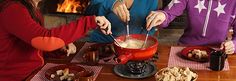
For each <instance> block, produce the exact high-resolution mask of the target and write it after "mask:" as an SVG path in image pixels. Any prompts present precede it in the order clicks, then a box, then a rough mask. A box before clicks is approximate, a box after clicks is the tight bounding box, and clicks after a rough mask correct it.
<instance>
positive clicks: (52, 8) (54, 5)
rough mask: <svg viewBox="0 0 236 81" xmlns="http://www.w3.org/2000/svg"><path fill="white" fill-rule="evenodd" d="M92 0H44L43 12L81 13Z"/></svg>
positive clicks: (42, 4) (42, 3)
mask: <svg viewBox="0 0 236 81" xmlns="http://www.w3.org/2000/svg"><path fill="white" fill-rule="evenodd" d="M89 1H90V0H43V1H42V2H41V11H42V13H43V14H69V15H70V14H76V15H81V14H83V12H84V11H85V9H86V7H87V6H88V5H89Z"/></svg>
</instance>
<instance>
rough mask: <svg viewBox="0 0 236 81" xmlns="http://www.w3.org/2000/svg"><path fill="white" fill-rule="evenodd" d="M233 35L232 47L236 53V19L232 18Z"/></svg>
mask: <svg viewBox="0 0 236 81" xmlns="http://www.w3.org/2000/svg"><path fill="white" fill-rule="evenodd" d="M232 27H233V35H232V41H233V44H234V45H233V46H234V47H233V49H234V53H236V50H235V47H236V19H234V21H233V24H232Z"/></svg>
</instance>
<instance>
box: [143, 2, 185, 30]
mask: <svg viewBox="0 0 236 81" xmlns="http://www.w3.org/2000/svg"><path fill="white" fill-rule="evenodd" d="M174 2H175V3H174ZM173 3H174V4H173ZM187 3H188V0H172V1H171V2H170V3H169V5H168V6H167V7H166V8H165V9H164V10H158V11H152V12H151V13H150V14H149V15H148V16H147V18H146V21H147V24H146V27H147V29H148V30H150V29H151V28H152V27H154V26H158V25H160V27H167V26H168V25H169V23H170V22H171V21H173V20H174V19H175V17H176V16H180V15H181V14H182V13H183V11H184V10H185V8H186V6H187Z"/></svg>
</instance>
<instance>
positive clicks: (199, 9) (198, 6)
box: [194, 0, 207, 13]
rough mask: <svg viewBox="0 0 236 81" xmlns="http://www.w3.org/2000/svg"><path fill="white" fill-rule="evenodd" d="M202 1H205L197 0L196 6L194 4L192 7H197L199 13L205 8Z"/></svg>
mask: <svg viewBox="0 0 236 81" xmlns="http://www.w3.org/2000/svg"><path fill="white" fill-rule="evenodd" d="M204 3H205V0H203V1H200V0H198V4H197V5H196V6H194V8H197V9H198V12H199V13H201V11H202V9H207V8H206V7H205V6H204Z"/></svg>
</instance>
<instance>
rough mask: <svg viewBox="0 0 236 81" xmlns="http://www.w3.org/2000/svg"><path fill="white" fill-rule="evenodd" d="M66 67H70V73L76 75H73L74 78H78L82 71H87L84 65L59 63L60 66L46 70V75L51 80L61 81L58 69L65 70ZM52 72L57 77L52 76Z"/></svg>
mask: <svg viewBox="0 0 236 81" xmlns="http://www.w3.org/2000/svg"><path fill="white" fill-rule="evenodd" d="M65 68H69V73H73V74H74V77H73V78H74V79H78V78H79V74H80V73H81V72H84V71H86V70H85V69H84V68H83V67H80V66H76V65H59V66H55V67H51V68H49V69H48V70H47V71H46V72H45V77H46V78H47V79H48V80H50V81H60V76H59V75H57V74H56V71H57V70H64V69H65ZM51 74H54V75H55V77H54V78H51Z"/></svg>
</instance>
